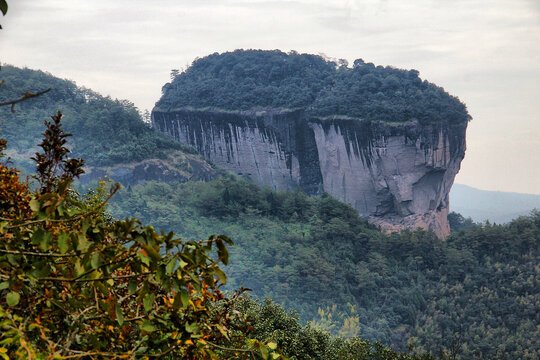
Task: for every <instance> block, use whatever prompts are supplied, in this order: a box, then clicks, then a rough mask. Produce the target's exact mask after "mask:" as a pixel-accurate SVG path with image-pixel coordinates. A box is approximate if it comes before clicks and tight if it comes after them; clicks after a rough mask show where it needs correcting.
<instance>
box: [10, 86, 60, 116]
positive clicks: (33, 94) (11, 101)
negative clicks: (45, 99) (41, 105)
mask: <svg viewBox="0 0 540 360" xmlns="http://www.w3.org/2000/svg"><path fill="white" fill-rule="evenodd" d="M49 91H51V88H48V89H47V90H43V91H38V92H37V93H32V92H30V91H28V92H25V93H24V94H23V96H22V97H21V98H19V99H15V100H9V101H4V102H1V103H0V106H8V105H11V112H15V104H17V103H20V102H22V101H25V100H28V99H31V98H34V97H38V96H40V95H43V94H45V93H48V92H49Z"/></svg>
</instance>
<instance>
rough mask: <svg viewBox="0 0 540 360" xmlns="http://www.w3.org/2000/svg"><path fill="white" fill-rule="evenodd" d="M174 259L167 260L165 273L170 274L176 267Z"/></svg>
mask: <svg viewBox="0 0 540 360" xmlns="http://www.w3.org/2000/svg"><path fill="white" fill-rule="evenodd" d="M176 263H177V262H176V259H172V260H171V261H169V263H168V264H167V269H166V270H167V275H171V274H172V273H173V271H174V269H175V268H176Z"/></svg>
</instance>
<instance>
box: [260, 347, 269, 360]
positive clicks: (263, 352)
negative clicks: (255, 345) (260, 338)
mask: <svg viewBox="0 0 540 360" xmlns="http://www.w3.org/2000/svg"><path fill="white" fill-rule="evenodd" d="M260 350H261V356H262V358H263V359H265V360H266V359H268V348H267V347H266V346H264V345H262V346H261V348H260Z"/></svg>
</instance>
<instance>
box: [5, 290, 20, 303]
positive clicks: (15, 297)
mask: <svg viewBox="0 0 540 360" xmlns="http://www.w3.org/2000/svg"><path fill="white" fill-rule="evenodd" d="M20 299H21V296H20V295H19V294H18V293H16V292H15V291H12V292H10V293H8V294H7V295H6V302H7V304H8V305H9V306H16V305H17V304H18V303H19V300H20Z"/></svg>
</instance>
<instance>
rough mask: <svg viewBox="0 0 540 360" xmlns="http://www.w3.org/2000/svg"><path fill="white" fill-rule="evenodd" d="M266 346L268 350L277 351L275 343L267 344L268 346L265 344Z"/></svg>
mask: <svg viewBox="0 0 540 360" xmlns="http://www.w3.org/2000/svg"><path fill="white" fill-rule="evenodd" d="M266 346H268V347H269V348H270V350H276V349H277V344H276V343H275V342H269V343H268V344H266Z"/></svg>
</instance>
